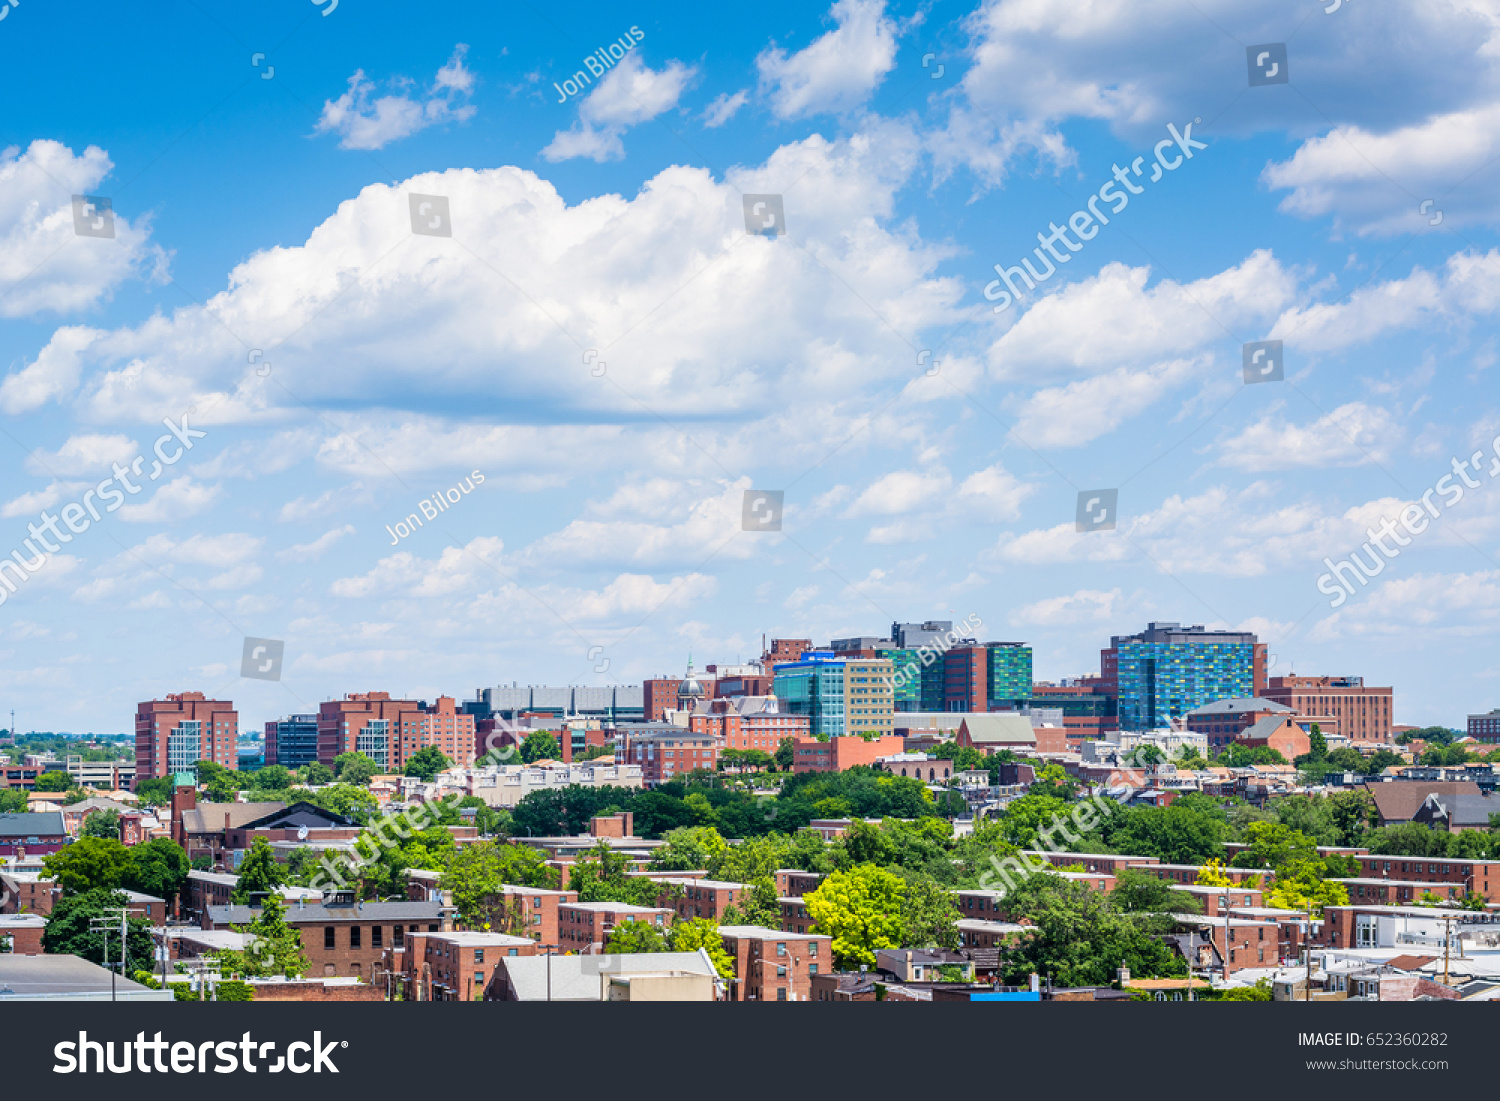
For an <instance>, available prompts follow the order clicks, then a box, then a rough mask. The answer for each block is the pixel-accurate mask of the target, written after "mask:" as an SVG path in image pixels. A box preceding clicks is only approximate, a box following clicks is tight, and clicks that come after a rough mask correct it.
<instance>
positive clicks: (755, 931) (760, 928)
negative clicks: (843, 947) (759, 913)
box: [719, 925, 828, 940]
mask: <svg viewBox="0 0 1500 1101" xmlns="http://www.w3.org/2000/svg"><path fill="white" fill-rule="evenodd" d="M719 934H720V935H721V936H726V937H747V938H749V939H751V940H827V939H828V934H827V933H788V932H785V931H784V930H781V929H768V928H767V927H766V926H764V925H721V926H719Z"/></svg>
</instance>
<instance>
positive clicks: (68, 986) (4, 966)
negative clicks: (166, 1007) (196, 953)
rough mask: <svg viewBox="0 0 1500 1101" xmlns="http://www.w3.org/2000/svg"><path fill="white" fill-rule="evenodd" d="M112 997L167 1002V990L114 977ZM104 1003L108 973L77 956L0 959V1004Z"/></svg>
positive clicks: (108, 980)
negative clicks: (47, 1001)
mask: <svg viewBox="0 0 1500 1101" xmlns="http://www.w3.org/2000/svg"><path fill="white" fill-rule="evenodd" d="M114 981H115V997H117V998H118V999H119V1000H120V1001H130V1002H170V1001H172V992H171V991H170V990H152V989H150V988H148V987H145V986H142V985H141V984H140V983H138V982H133V981H131V980H130V979H126V978H122V977H120V976H116V977H115V980H114ZM39 1000H49V1001H68V1002H98V1001H103V1002H107V1001H109V1000H110V972H108V971H106V970H105V969H104V968H102V967H100V966H99V965H98V964H96V963H90V962H89V961H88V960H85V959H82V958H80V957H78V956H67V955H43V956H15V955H3V956H0V1003H5V1002H10V1001H39Z"/></svg>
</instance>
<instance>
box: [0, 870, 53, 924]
mask: <svg viewBox="0 0 1500 1101" xmlns="http://www.w3.org/2000/svg"><path fill="white" fill-rule="evenodd" d="M61 896H62V888H61V887H59V886H58V885H57V880H55V879H48V878H47V877H45V876H44V875H42V874H41V873H40V872H0V914H40V915H41V916H42V917H46V916H47V915H48V914H50V913H51V912H52V907H53V905H54V904H55V903H56V902H57V900H58V898H60V897H61Z"/></svg>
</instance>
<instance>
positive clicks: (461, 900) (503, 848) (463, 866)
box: [438, 841, 557, 928]
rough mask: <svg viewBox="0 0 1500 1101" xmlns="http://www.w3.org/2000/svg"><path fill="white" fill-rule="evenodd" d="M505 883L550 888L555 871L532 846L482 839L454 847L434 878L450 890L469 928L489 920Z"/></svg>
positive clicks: (552, 884) (555, 883)
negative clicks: (440, 870)
mask: <svg viewBox="0 0 1500 1101" xmlns="http://www.w3.org/2000/svg"><path fill="white" fill-rule="evenodd" d="M507 883H509V884H515V885H517V886H521V887H543V888H548V889H552V888H556V886H557V873H556V872H555V871H553V870H552V869H551V868H549V867H547V864H546V857H545V856H543V855H542V853H541V852H540V851H538V850H536V849H533V848H530V847H528V846H526V845H508V844H501V843H496V842H493V841H482V842H480V843H479V844H477V845H465V846H463V848H461V849H457V850H455V851H454V852H453V854H452V855H451V856H450V857H449V858H448V860H447V864H446V866H445V867H444V868H443V874H442V876H441V878H440V879H439V880H438V885H439V886H440V887H441V888H442V889H443V890H445V891H452V892H453V904H454V905H455V906H456V907H457V908H458V916H459V919H460V920H461V921H462V922H463V923H464V924H465V925H467V926H469V927H471V928H480V927H483V926H484V925H486V924H493V922H494V920H495V915H496V904H495V902H494V897H495V896H496V895H498V894H499V893H500V889H501V887H503V886H504V885H505V884H507Z"/></svg>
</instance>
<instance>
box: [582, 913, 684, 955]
mask: <svg viewBox="0 0 1500 1101" xmlns="http://www.w3.org/2000/svg"><path fill="white" fill-rule="evenodd" d="M674 916H675V913H674V911H672V910H668V909H665V908H661V907H654V906H631V905H630V904H629V903H625V902H560V903H559V904H558V907H557V925H558V931H557V940H558V943H559V944H560V945H561V946H562V948H563V950H564V951H568V952H581V951H583V950H584V949H586V948H588V947H589V946H591V945H594V946H597V947H600V948H602V947H603V946H604V945H606V944H608V943H609V935H610V934H611V933H613V932H614V931H615V926H616V925H618V924H619V923H620V922H622V921H640V922H644V923H646V924H647V925H652V926H655V927H656V928H657V929H665V928H666V927H667V925H668V924H669V923H670V922H671V920H672V918H673V917H674Z"/></svg>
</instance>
